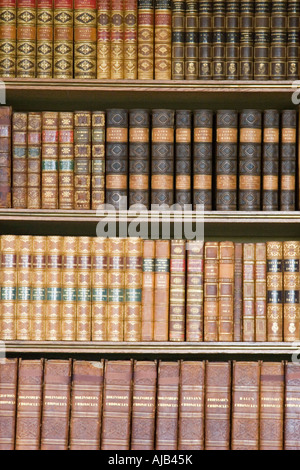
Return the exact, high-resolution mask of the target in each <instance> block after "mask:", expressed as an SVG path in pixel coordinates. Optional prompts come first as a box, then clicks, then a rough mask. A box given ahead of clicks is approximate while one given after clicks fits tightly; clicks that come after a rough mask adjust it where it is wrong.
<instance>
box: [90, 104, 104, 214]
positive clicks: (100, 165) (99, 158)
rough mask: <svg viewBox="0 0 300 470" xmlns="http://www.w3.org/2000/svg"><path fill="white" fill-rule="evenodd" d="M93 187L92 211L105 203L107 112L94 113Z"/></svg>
mask: <svg viewBox="0 0 300 470" xmlns="http://www.w3.org/2000/svg"><path fill="white" fill-rule="evenodd" d="M91 183H92V186H91V209H94V210H97V209H98V208H101V207H102V205H103V204H104V201H105V112H104V111H93V112H92V181H91Z"/></svg>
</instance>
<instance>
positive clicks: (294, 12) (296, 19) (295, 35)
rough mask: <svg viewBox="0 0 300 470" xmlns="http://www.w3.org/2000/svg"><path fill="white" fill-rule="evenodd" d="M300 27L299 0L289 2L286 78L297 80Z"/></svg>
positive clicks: (289, 0)
mask: <svg viewBox="0 0 300 470" xmlns="http://www.w3.org/2000/svg"><path fill="white" fill-rule="evenodd" d="M299 27H300V4H299V2H298V0H288V2H287V38H286V41H287V43H286V74H287V76H286V78H287V80H297V79H298V78H299V62H298V57H299V46H300V38H299Z"/></svg>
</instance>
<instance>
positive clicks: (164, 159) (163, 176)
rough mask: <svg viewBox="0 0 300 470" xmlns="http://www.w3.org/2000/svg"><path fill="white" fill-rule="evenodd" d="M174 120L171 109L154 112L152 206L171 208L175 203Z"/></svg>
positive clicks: (154, 110)
mask: <svg viewBox="0 0 300 470" xmlns="http://www.w3.org/2000/svg"><path fill="white" fill-rule="evenodd" d="M174 120H175V112H174V111H173V110H171V109H153V110H152V161H151V166H152V168H151V204H152V205H157V206H160V205H163V206H165V207H169V206H171V205H172V204H173V202H174ZM152 209H153V207H152Z"/></svg>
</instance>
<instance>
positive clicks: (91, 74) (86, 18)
mask: <svg viewBox="0 0 300 470" xmlns="http://www.w3.org/2000/svg"><path fill="white" fill-rule="evenodd" d="M96 10H97V0H74V77H75V78H96V74H97V72H96V59H97V28H96V26H97V25H96Z"/></svg>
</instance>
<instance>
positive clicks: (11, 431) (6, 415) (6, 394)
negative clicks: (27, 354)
mask: <svg viewBox="0 0 300 470" xmlns="http://www.w3.org/2000/svg"><path fill="white" fill-rule="evenodd" d="M18 361H19V360H18V359H6V358H2V359H1V362H0V450H14V448H15V428H16V407H17V383H18Z"/></svg>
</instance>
